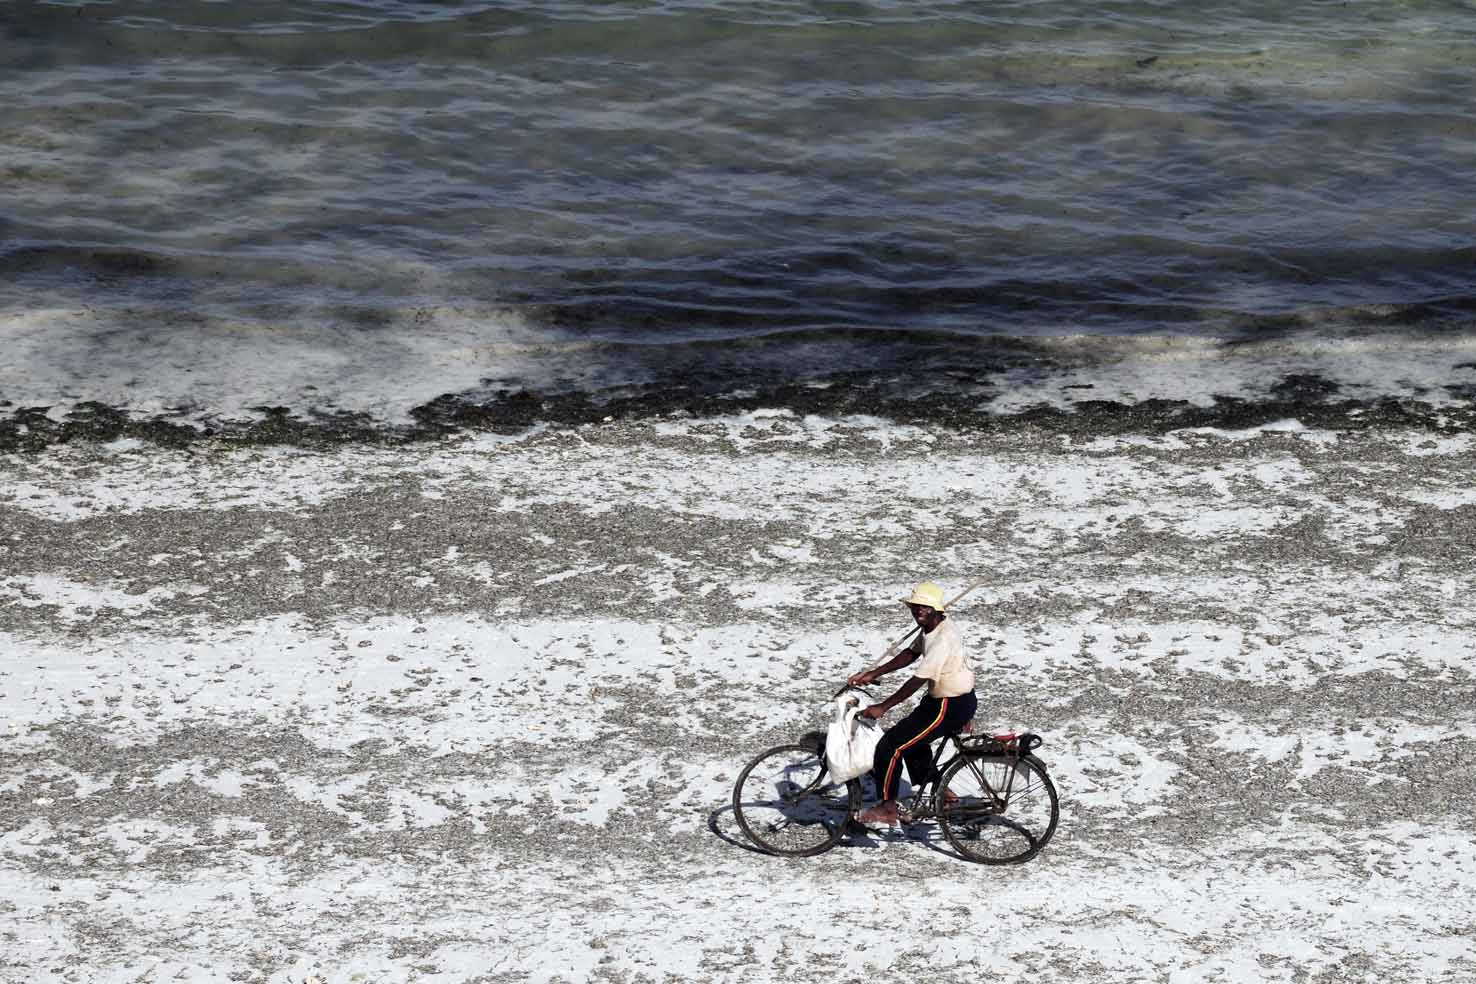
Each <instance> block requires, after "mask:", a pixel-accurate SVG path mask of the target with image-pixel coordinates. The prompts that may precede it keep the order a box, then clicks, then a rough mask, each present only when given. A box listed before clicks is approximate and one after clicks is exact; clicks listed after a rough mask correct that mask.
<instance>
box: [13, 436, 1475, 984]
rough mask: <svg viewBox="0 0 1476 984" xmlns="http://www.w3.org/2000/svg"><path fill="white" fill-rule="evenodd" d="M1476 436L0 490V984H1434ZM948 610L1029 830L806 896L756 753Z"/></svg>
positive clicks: (582, 441) (138, 458)
mask: <svg viewBox="0 0 1476 984" xmlns="http://www.w3.org/2000/svg"><path fill="white" fill-rule="evenodd" d="M1473 463H1476V439H1473V438H1472V437H1471V436H1470V434H1469V433H1467V432H1465V431H1464V430H1460V431H1446V432H1442V431H1440V430H1438V429H1431V428H1429V427H1424V428H1420V429H1401V428H1399V427H1397V426H1382V425H1381V426H1376V427H1336V426H1319V427H1316V428H1313V429H1307V428H1303V427H1301V426H1296V425H1290V424H1287V425H1277V424H1274V423H1273V425H1272V426H1271V427H1269V428H1267V427H1262V428H1258V429H1255V430H1247V431H1235V432H1232V431H1226V430H1200V429H1184V430H1172V429H1161V428H1158V429H1154V430H1153V432H1152V433H1145V434H1143V435H1142V436H1132V435H1131V434H1122V433H1117V432H1113V433H1106V432H1102V433H1099V434H1093V433H1092V432H1091V431H1090V430H1082V431H1076V432H1073V431H1069V430H1065V429H1062V428H1060V427H1052V426H1039V425H1037V424H1034V423H1031V422H1030V421H1028V420H1021V421H1018V422H1016V423H1015V424H1014V425H1011V426H1009V427H998V428H992V429H989V430H977V429H964V430H958V429H950V428H946V427H941V426H932V425H927V424H905V425H904V424H887V423H882V422H881V421H879V420H876V419H874V418H837V417H831V416H817V417H807V416H798V415H795V414H793V413H791V412H788V411H773V412H767V413H765V412H760V413H757V414H745V415H742V416H737V417H728V418H695V419H694V418H690V417H679V416H666V417H649V418H646V419H637V420H629V419H622V420H611V421H609V422H603V423H602V422H598V421H596V422H591V423H582V424H579V425H577V426H576V425H563V426H557V427H552V428H544V429H539V430H535V431H534V432H532V433H530V434H526V435H524V436H521V437H516V438H508V437H497V436H491V435H480V436H465V437H450V438H447V439H446V440H444V441H434V440H425V441H421V442H419V443H416V444H413V445H411V446H408V447H399V448H392V447H375V446H368V445H361V444H345V445H340V446H335V447H323V448H320V449H316V450H309V449H304V448H300V447H294V446H291V445H285V446H252V447H237V446H232V445H229V444H226V443H224V442H212V441H209V440H196V441H190V442H188V443H186V444H184V445H183V446H180V447H161V446H158V445H156V444H153V443H148V442H144V441H139V440H136V439H134V438H132V437H128V436H123V437H121V438H119V439H117V440H113V441H111V443H106V444H100V443H80V444H76V445H67V446H51V447H48V448H45V449H44V450H40V451H32V452H15V453H10V454H7V455H5V456H3V457H0V476H3V483H0V647H3V648H0V652H3V657H0V709H3V713H4V720H3V721H0V744H3V747H4V750H5V754H4V757H3V762H0V831H3V833H0V876H3V878H4V880H5V883H6V885H7V886H8V891H7V892H6V893H5V897H4V898H3V899H0V979H4V980H7V981H9V980H14V981H89V982H92V981H135V980H144V981H154V980H160V981H162V980H174V979H178V980H191V981H230V980H243V981H245V980H260V981H282V982H285V981H301V980H303V979H305V978H307V977H309V976H315V975H316V976H318V977H321V978H323V979H324V980H325V981H334V982H337V981H351V980H362V981H392V980H393V981H401V980H416V981H457V982H461V981H467V982H469V981H501V980H506V981H515V980H516V981H522V980H568V981H577V980H589V979H594V980H609V981H642V980H655V981H661V980H700V981H740V980H761V979H777V978H784V979H788V980H792V981H821V980H836V979H859V978H862V977H866V976H869V975H872V974H875V973H878V972H882V971H888V970H890V971H891V972H893V973H904V974H914V975H919V976H920V975H923V974H929V975H931V976H932V977H933V978H934V979H938V980H946V981H951V980H975V979H978V978H979V977H980V975H988V976H990V977H992V978H994V979H997V980H1007V981H1011V980H1019V981H1042V980H1061V981H1087V980H1091V981H1124V982H1126V981H1138V980H1154V981H1160V980H1161V981H1181V980H1182V981H1201V980H1212V979H1216V978H1217V977H1218V978H1222V979H1225V980H1251V979H1257V980H1297V981H1315V982H1320V981H1335V980H1336V981H1355V980H1356V981H1363V980H1368V981H1374V980H1379V981H1387V980H1430V981H1451V982H1454V981H1463V980H1470V979H1472V977H1473V976H1476V963H1473V962H1472V960H1471V958H1470V957H1469V953H1470V950H1471V943H1472V936H1473V933H1476V904H1473V903H1472V902H1471V899H1472V898H1473V897H1476V893H1473V891H1472V890H1473V888H1476V862H1472V860H1471V858H1472V857H1473V856H1476V855H1473V850H1472V848H1473V839H1476V835H1473V833H1472V831H1473V830H1476V823H1473V819H1476V794H1473V793H1472V791H1471V787H1470V781H1469V777H1470V775H1471V770H1472V767H1473V765H1476V710H1473V708H1476V700H1473V697H1476V687H1473V683H1472V678H1471V675H1470V666H1471V660H1472V655H1473V653H1472V649H1473V643H1472V638H1473V636H1472V633H1471V629H1472V623H1473V617H1476V607H1473V603H1472V601H1471V598H1470V593H1469V590H1468V586H1469V584H1470V583H1471V577H1472V573H1473V572H1472V563H1471V559H1470V557H1471V547H1472V545H1473V544H1476V490H1473V485H1472V482H1471V480H1470V475H1471V473H1472V465H1473ZM923 577H934V578H937V579H939V580H941V581H943V582H944V583H945V585H946V586H947V587H948V588H949V589H950V590H958V589H960V588H961V587H962V586H963V585H964V584H966V583H969V582H971V581H973V580H975V579H981V580H982V581H983V584H982V585H981V586H980V588H979V589H978V590H977V591H976V592H975V593H974V594H973V595H971V596H970V597H969V599H968V601H967V603H966V604H965V605H964V606H962V607H961V608H960V610H959V611H958V612H957V613H956V616H955V617H957V618H958V619H959V623H960V627H961V629H962V632H963V634H964V637H965V639H966V641H967V642H968V643H969V645H970V647H971V650H972V652H973V655H974V658H975V661H976V664H977V665H978V666H979V668H980V669H981V678H982V680H983V684H982V687H981V697H982V699H981V712H980V713H981V719H982V723H984V724H986V725H987V726H997V727H999V728H1020V727H1029V728H1030V729H1031V730H1034V731H1038V732H1040V733H1041V734H1042V735H1044V737H1045V739H1046V742H1047V744H1046V745H1045V747H1044V748H1043V749H1042V750H1041V755H1042V757H1043V758H1044V759H1045V760H1046V761H1047V762H1048V763H1049V765H1050V767H1051V770H1052V774H1053V776H1054V777H1055V778H1056V781H1057V784H1058V786H1059V787H1060V789H1061V793H1062V819H1061V826H1060V831H1059V833H1058V834H1057V836H1056V839H1055V840H1054V841H1053V842H1052V844H1051V845H1050V847H1049V848H1048V849H1047V851H1046V852H1045V853H1043V854H1042V855H1041V856H1040V857H1038V858H1037V859H1035V860H1034V861H1031V862H1030V863H1029V864H1027V865H1024V866H1020V867H1017V868H1003V869H994V868H984V867H979V866H975V865H972V864H969V863H967V862H964V861H962V860H960V859H959V858H957V857H956V856H953V855H952V854H951V853H950V851H949V849H948V846H947V844H946V842H943V841H941V840H940V838H938V837H937V835H936V831H935V830H933V829H932V828H931V827H929V826H927V825H918V826H917V827H914V828H908V829H904V830H902V831H896V832H892V833H886V834H883V833H875V834H873V835H871V836H867V837H862V838H857V839H853V840H852V841H849V842H847V843H846V844H844V845H843V846H842V847H840V848H838V849H837V850H835V851H832V852H831V853H829V854H827V855H824V856H822V857H819V858H813V859H806V860H795V861H786V860H779V859H774V858H768V857H764V856H761V855H759V854H756V853H754V852H752V851H751V850H748V849H746V848H745V846H744V844H743V843H742V839H741V835H740V834H739V833H738V831H737V830H736V825H735V824H734V823H733V820H732V816H731V812H730V810H729V808H728V806H727V801H728V796H729V793H730V789H731V784H732V781H733V779H734V778H735V777H736V774H737V772H738V770H739V769H740V768H741V767H742V765H743V763H744V761H745V760H746V759H747V758H748V757H749V756H750V755H751V754H752V753H753V752H754V751H756V750H758V749H760V748H762V747H764V746H766V745H768V744H773V743H775V742H777V741H780V740H782V739H784V738H786V737H788V736H791V735H794V734H797V733H798V732H800V731H803V730H805V729H808V728H812V727H815V726H818V725H819V724H820V723H821V721H822V715H823V712H824V708H825V705H826V700H827V697H828V695H829V693H830V692H831V691H832V690H833V689H834V687H835V685H836V684H837V683H838V682H839V681H840V680H841V679H842V678H843V677H844V676H845V675H846V674H847V673H849V672H852V671H854V670H855V669H858V668H860V667H862V666H864V665H870V663H871V662H874V660H875V656H876V654H877V653H879V652H880V651H881V650H882V648H883V647H884V646H885V645H886V643H887V642H888V641H890V640H891V639H892V638H894V637H895V636H896V635H897V634H899V632H901V631H902V630H904V629H905V627H906V625H905V621H904V620H903V618H902V613H901V612H900V609H899V606H897V604H896V601H895V599H896V597H897V596H898V594H899V592H900V591H902V590H903V589H905V588H906V587H907V586H909V585H910V584H911V583H912V582H914V581H916V580H919V579H921V578H923Z"/></svg>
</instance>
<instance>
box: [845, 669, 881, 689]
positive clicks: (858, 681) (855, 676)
mask: <svg viewBox="0 0 1476 984" xmlns="http://www.w3.org/2000/svg"><path fill="white" fill-rule="evenodd" d="M875 679H876V675H875V674H874V673H872V672H871V671H870V670H862V671H861V672H860V673H852V674H851V676H850V679H848V680H847V681H846V682H847V683H849V684H850V685H851V686H853V687H864V686H866V685H867V684H868V683H871V682H872V681H874V680H875Z"/></svg>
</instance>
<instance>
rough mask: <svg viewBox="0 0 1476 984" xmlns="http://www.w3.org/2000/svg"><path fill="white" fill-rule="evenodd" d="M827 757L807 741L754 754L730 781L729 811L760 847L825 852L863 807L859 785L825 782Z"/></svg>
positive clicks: (797, 854) (789, 853) (798, 854)
mask: <svg viewBox="0 0 1476 984" xmlns="http://www.w3.org/2000/svg"><path fill="white" fill-rule="evenodd" d="M824 779H825V759H824V758H823V757H822V755H821V754H820V752H819V750H818V749H817V748H816V747H815V746H814V745H813V744H809V743H800V744H793V745H778V746H776V747H774V748H770V749H767V750H765V751H763V752H760V753H759V754H758V755H756V756H754V758H753V760H752V761H750V762H749V763H748V764H747V765H746V766H744V767H743V771H742V772H741V773H739V775H738V781H737V782H736V783H735V784H734V785H733V815H734V816H735V817H736V818H737V820H738V826H739V827H740V828H741V829H742V831H743V833H744V835H745V836H747V837H748V839H749V840H750V841H752V842H753V843H754V845H755V846H756V847H758V848H759V849H761V850H763V851H765V852H767V853H769V854H777V855H780V856H783V857H791V858H802V857H809V856H811V855H815V854H819V853H821V852H822V851H828V850H830V849H831V848H832V847H834V846H835V845H836V843H837V842H838V841H839V840H840V839H841V837H842V836H843V835H844V834H845V831H846V822H847V821H848V820H849V819H850V818H851V817H852V816H854V815H855V812H856V810H857V809H858V808H859V807H860V806H861V783H860V782H858V781H857V780H855V779H852V780H850V781H849V782H844V783H836V782H829V783H827V782H825V781H824Z"/></svg>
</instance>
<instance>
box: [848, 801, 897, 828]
mask: <svg viewBox="0 0 1476 984" xmlns="http://www.w3.org/2000/svg"><path fill="white" fill-rule="evenodd" d="M856 819H857V820H860V821H861V822H862V823H885V824H895V823H896V822H897V803H896V801H894V800H887V801H886V802H885V803H878V804H876V805H875V806H873V807H869V808H868V809H865V810H862V811H861V812H860V813H858V814H856Z"/></svg>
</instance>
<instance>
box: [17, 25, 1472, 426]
mask: <svg viewBox="0 0 1476 984" xmlns="http://www.w3.org/2000/svg"><path fill="white" fill-rule="evenodd" d="M1473 35H1476V6H1473V5H1472V4H1469V3H1402V4H1395V3H1355V4H1340V5H1331V4H1319V5H1314V6H1309V7H1304V8H1297V9H1295V10H1291V11H1287V10H1284V9H1282V8H1281V6H1279V5H1271V4H1262V3H1230V4H1219V5H1216V6H1215V8H1214V9H1212V10H1204V9H1199V8H1197V7H1183V6H1179V5H1160V4H1156V3H1116V4H1102V3H1080V2H1078V3H1052V4H1042V3H1014V4H992V5H988V6H987V7H981V6H979V5H974V4H962V3H943V2H934V3H907V4H901V3H869V4H858V3H844V4H803V3H744V4H736V3H722V2H691V3H620V4H599V5H593V4H579V3H539V4H517V3H456V4H425V3H398V2H388V0H375V2H356V3H311V4H304V3H251V4H245V3H175V2H157V0H156V2H149V3H127V4H123V3H116V4H113V3H107V4H104V3H81V4H76V3H50V4H37V3H14V4H7V5H6V6H5V8H4V10H3V11H0V65H4V66H6V67H5V68H4V69H0V85H3V86H4V90H5V92H6V94H7V103H8V106H7V112H6V114H5V116H4V118H3V120H0V169H3V183H0V242H3V245H0V250H3V252H0V272H3V277H0V341H3V342H4V343H5V344H4V345H3V348H4V349H5V350H7V351H6V352H5V353H4V354H0V399H8V400H10V401H11V403H12V404H13V405H30V404H52V405H55V404H59V405H66V404H68V403H69V402H77V401H81V400H87V399H98V400H102V401H103V402H106V403H109V404H112V405H116V406H120V407H124V408H128V409H132V410H136V411H140V412H163V411H166V410H168V409H169V408H171V407H190V408H192V409H193V410H194V411H195V412H198V413H203V414H206V415H209V414H211V413H214V414H225V415H230V414H234V413H240V412H243V410H244V408H246V407H249V406H252V405H257V404H281V405H287V406H289V407H293V408H299V409H301V408H308V407H315V406H316V407H322V408H335V407H340V408H349V409H366V410H369V411H370V412H372V413H375V414H380V415H384V416H386V417H393V416H394V415H395V414H396V413H399V412H403V411H404V410H406V409H408V408H409V407H411V406H414V405H416V404H418V403H423V402H425V401H427V400H430V399H433V398H435V397H437V396H440V395H443V394H448V393H449V394H462V395H464V396H465V397H466V398H468V399H473V400H474V399H477V398H478V396H479V395H485V394H489V393H492V392H494V391H496V390H498V389H499V388H519V387H524V386H527V387H532V388H535V389H539V390H542V391H551V390H566V391H567V390H575V391H586V392H596V393H598V392H602V391H607V390H609V389H610V388H611V387H613V386H617V385H622V384H642V383H647V384H648V383H658V384H663V385H673V384H675V385H698V386H702V387H706V388H722V387H733V386H757V387H760V388H761V387H763V386H765V385H768V384H772V383H775V382H782V381H792V380H794V379H796V378H810V377H825V376H826V375H827V374H833V373H835V372H836V371H839V370H845V371H847V372H850V373H852V374H854V373H857V372H859V373H861V374H863V375H866V376H868V377H870V378H875V379H886V378H890V377H891V376H894V375H895V374H896V373H898V372H902V373H914V372H916V371H918V370H919V369H921V370H924V371H928V372H929V374H930V375H931V376H936V374H937V372H938V371H939V370H944V369H960V368H961V369H962V370H964V371H968V372H972V373H975V374H983V375H985V376H988V375H989V374H991V373H996V372H1004V371H1006V370H1010V369H1012V368H1015V367H1018V365H1019V362H1020V360H1019V359H1018V358H1017V357H1015V356H1017V355H1018V353H1019V352H1020V351H1021V346H1024V350H1025V351H1026V352H1028V358H1027V360H1026V361H1027V362H1030V363H1032V364H1039V363H1047V364H1050V365H1052V366H1058V365H1061V364H1070V365H1072V366H1074V367H1075V368H1076V372H1077V375H1075V376H1073V377H1072V379H1074V380H1075V381H1076V383H1077V384H1081V385H1095V384H1096V383H1097V382H1099V380H1098V378H1097V376H1096V374H1095V369H1094V367H1095V366H1097V365H1098V364H1109V365H1117V364H1120V363H1121V362H1122V361H1123V360H1124V359H1128V360H1136V359H1140V358H1141V357H1142V353H1143V352H1144V351H1150V352H1157V351H1159V350H1160V349H1161V347H1162V345H1163V344H1165V343H1167V344H1169V345H1170V346H1171V347H1175V348H1176V349H1179V350H1182V348H1183V347H1184V346H1185V345H1189V346H1191V347H1193V346H1196V345H1197V346H1201V347H1204V346H1208V347H1209V349H1210V350H1212V351H1213V352H1214V353H1215V358H1214V359H1213V360H1211V361H1210V362H1208V363H1206V364H1205V365H1204V366H1202V367H1201V368H1199V369H1196V375H1195V379H1196V382H1195V383H1194V384H1193V388H1194V389H1195V390H1196V392H1198V393H1200V394H1213V393H1217V392H1222V393H1235V392H1245V391H1246V386H1245V380H1244V379H1242V378H1241V376H1249V377H1259V376H1261V375H1268V376H1272V377H1276V378H1279V376H1277V373H1280V374H1281V375H1285V374H1286V373H1289V372H1299V373H1309V372H1310V373H1314V374H1326V375H1330V376H1332V377H1334V378H1336V379H1337V380H1338V382H1339V385H1342V386H1345V387H1347V386H1351V387H1353V388H1354V389H1355V390H1357V391H1358V392H1359V394H1360V395H1363V391H1364V390H1371V391H1388V390H1391V389H1392V390H1402V391H1408V392H1413V393H1414V394H1415V395H1417V396H1421V395H1423V396H1430V395H1431V394H1434V396H1436V397H1440V398H1450V397H1451V396H1452V394H1454V396H1455V397H1458V398H1461V399H1465V398H1467V396H1468V394H1467V391H1466V389H1463V388H1462V387H1468V385H1469V384H1470V383H1471V382H1473V381H1476V373H1473V371H1472V370H1471V369H1469V368H1466V367H1464V364H1465V363H1469V362H1470V361H1471V358H1470V354H1469V352H1467V351H1466V345H1467V342H1466V339H1468V338H1469V337H1470V336H1469V331H1468V328H1469V324H1470V312H1471V311H1472V309H1473V307H1476V267H1473V260H1476V247H1473V242H1476V235H1473V234H1476V219H1473V216H1472V214H1471V211H1470V208H1469V191H1468V188H1469V164H1470V160H1471V153H1470V150H1471V147H1472V146H1473V137H1476V109H1473V106H1476V98H1473V97H1476V83H1473V79H1476V74H1473V71H1472V69H1473V63H1476V53H1473V52H1476V49H1473V48H1472V46H1471V45H1470V39H1471V38H1472V37H1473ZM1084 337H1085V338H1097V339H1099V340H1100V341H1099V342H1097V343H1096V345H1097V349H1096V350H1095V351H1096V352H1097V353H1098V355H1093V356H1091V357H1086V358H1084V357H1083V353H1084V352H1086V351H1087V348H1086V347H1084V346H1082V345H1081V344H1080V340H1081V339H1083V338H1084ZM1370 337H1373V338H1374V339H1375V340H1376V341H1375V343H1374V349H1375V351H1376V352H1377V353H1378V354H1377V355H1376V356H1375V358H1374V359H1372V360H1370V359H1368V358H1365V353H1366V351H1367V350H1368V339H1369V338H1370ZM1144 339H1149V340H1157V341H1151V342H1150V343H1149V344H1148V345H1147V347H1146V349H1145V347H1144V341H1143V340H1144ZM1226 343H1245V344H1248V345H1249V346H1251V347H1252V348H1253V349H1254V350H1255V353H1256V355H1255V358H1256V360H1259V361H1262V362H1264V363H1265V365H1266V366H1267V367H1270V369H1271V371H1269V372H1267V373H1263V372H1261V371H1260V370H1259V369H1257V370H1256V371H1253V372H1250V373H1238V372H1237V371H1232V370H1227V369H1226V368H1225V367H1224V366H1223V364H1222V363H1223V359H1222V358H1221V355H1222V354H1223V352H1222V348H1221V347H1222V346H1223V345H1224V344H1226ZM1268 343H1270V344H1268ZM1329 345H1332V346H1334V347H1335V348H1336V353H1335V354H1336V357H1335V358H1334V359H1332V360H1331V361H1330V362H1326V360H1324V359H1323V357H1322V355H1321V354H1319V353H1322V352H1325V351H1326V350H1327V347H1328V346H1329ZM1063 350H1064V354H1063ZM1432 350H1433V351H1434V353H1435V354H1434V355H1433V356H1432V355H1431V352H1432ZM1246 351H1247V350H1246V349H1245V348H1242V349H1241V350H1240V352H1239V353H1238V357H1239V358H1240V359H1241V361H1242V362H1243V361H1244V355H1245V352H1246ZM1390 352H1393V353H1395V355H1394V357H1393V358H1392V360H1390V357H1389V356H1388V354H1387V353H1390ZM1411 352H1414V353H1416V357H1415V364H1417V368H1415V369H1411V368H1410V366H1411V362H1410V353H1411ZM1102 353H1105V354H1102ZM1350 353H1351V355H1350ZM1348 358H1353V359H1354V361H1356V362H1358V363H1359V365H1360V366H1362V367H1363V368H1359V369H1356V370H1347V369H1346V367H1345V366H1344V365H1343V362H1345V361H1346V360H1347V359H1348ZM1325 363H1326V364H1325ZM1370 363H1372V364H1373V367H1372V368H1371V367H1370ZM1083 365H1085V366H1086V368H1085V369H1082V368H1081V367H1082V366H1083ZM1388 366H1394V367H1395V368H1394V369H1393V370H1392V371H1390V370H1389V369H1388ZM1136 372H1137V375H1139V376H1143V377H1151V378H1158V379H1162V378H1164V377H1165V376H1171V375H1174V374H1175V372H1176V370H1175V368H1174V366H1172V365H1165V364H1164V363H1162V362H1157V361H1155V362H1152V363H1151V364H1149V365H1147V366H1146V368H1143V369H1141V370H1138V371H1136ZM1083 374H1084V375H1083ZM1416 377H1417V378H1416ZM1083 378H1085V379H1086V383H1084V384H1083V383H1081V379H1083ZM1412 379H1414V380H1415V382H1413V383H1411V380H1412ZM1013 385H1014V384H1013V383H1011V384H1009V385H1008V386H1005V385H995V386H993V388H989V387H986V392H984V398H993V397H997V396H998V395H999V392H1000V391H1001V390H1002V389H1006V388H1012V387H1013ZM1359 387H1362V389H1359ZM1174 388H1175V387H1173V386H1171V387H1169V388H1168V390H1173V389H1174ZM1179 388H1181V389H1182V388H1183V387H1182V386H1179ZM1252 389H1253V388H1252ZM1166 392H1168V391H1166ZM1119 395H1121V396H1123V397H1124V398H1132V397H1140V396H1143V395H1144V394H1143V393H1138V392H1127V391H1123V392H1122V393H1121V394H1119Z"/></svg>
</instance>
